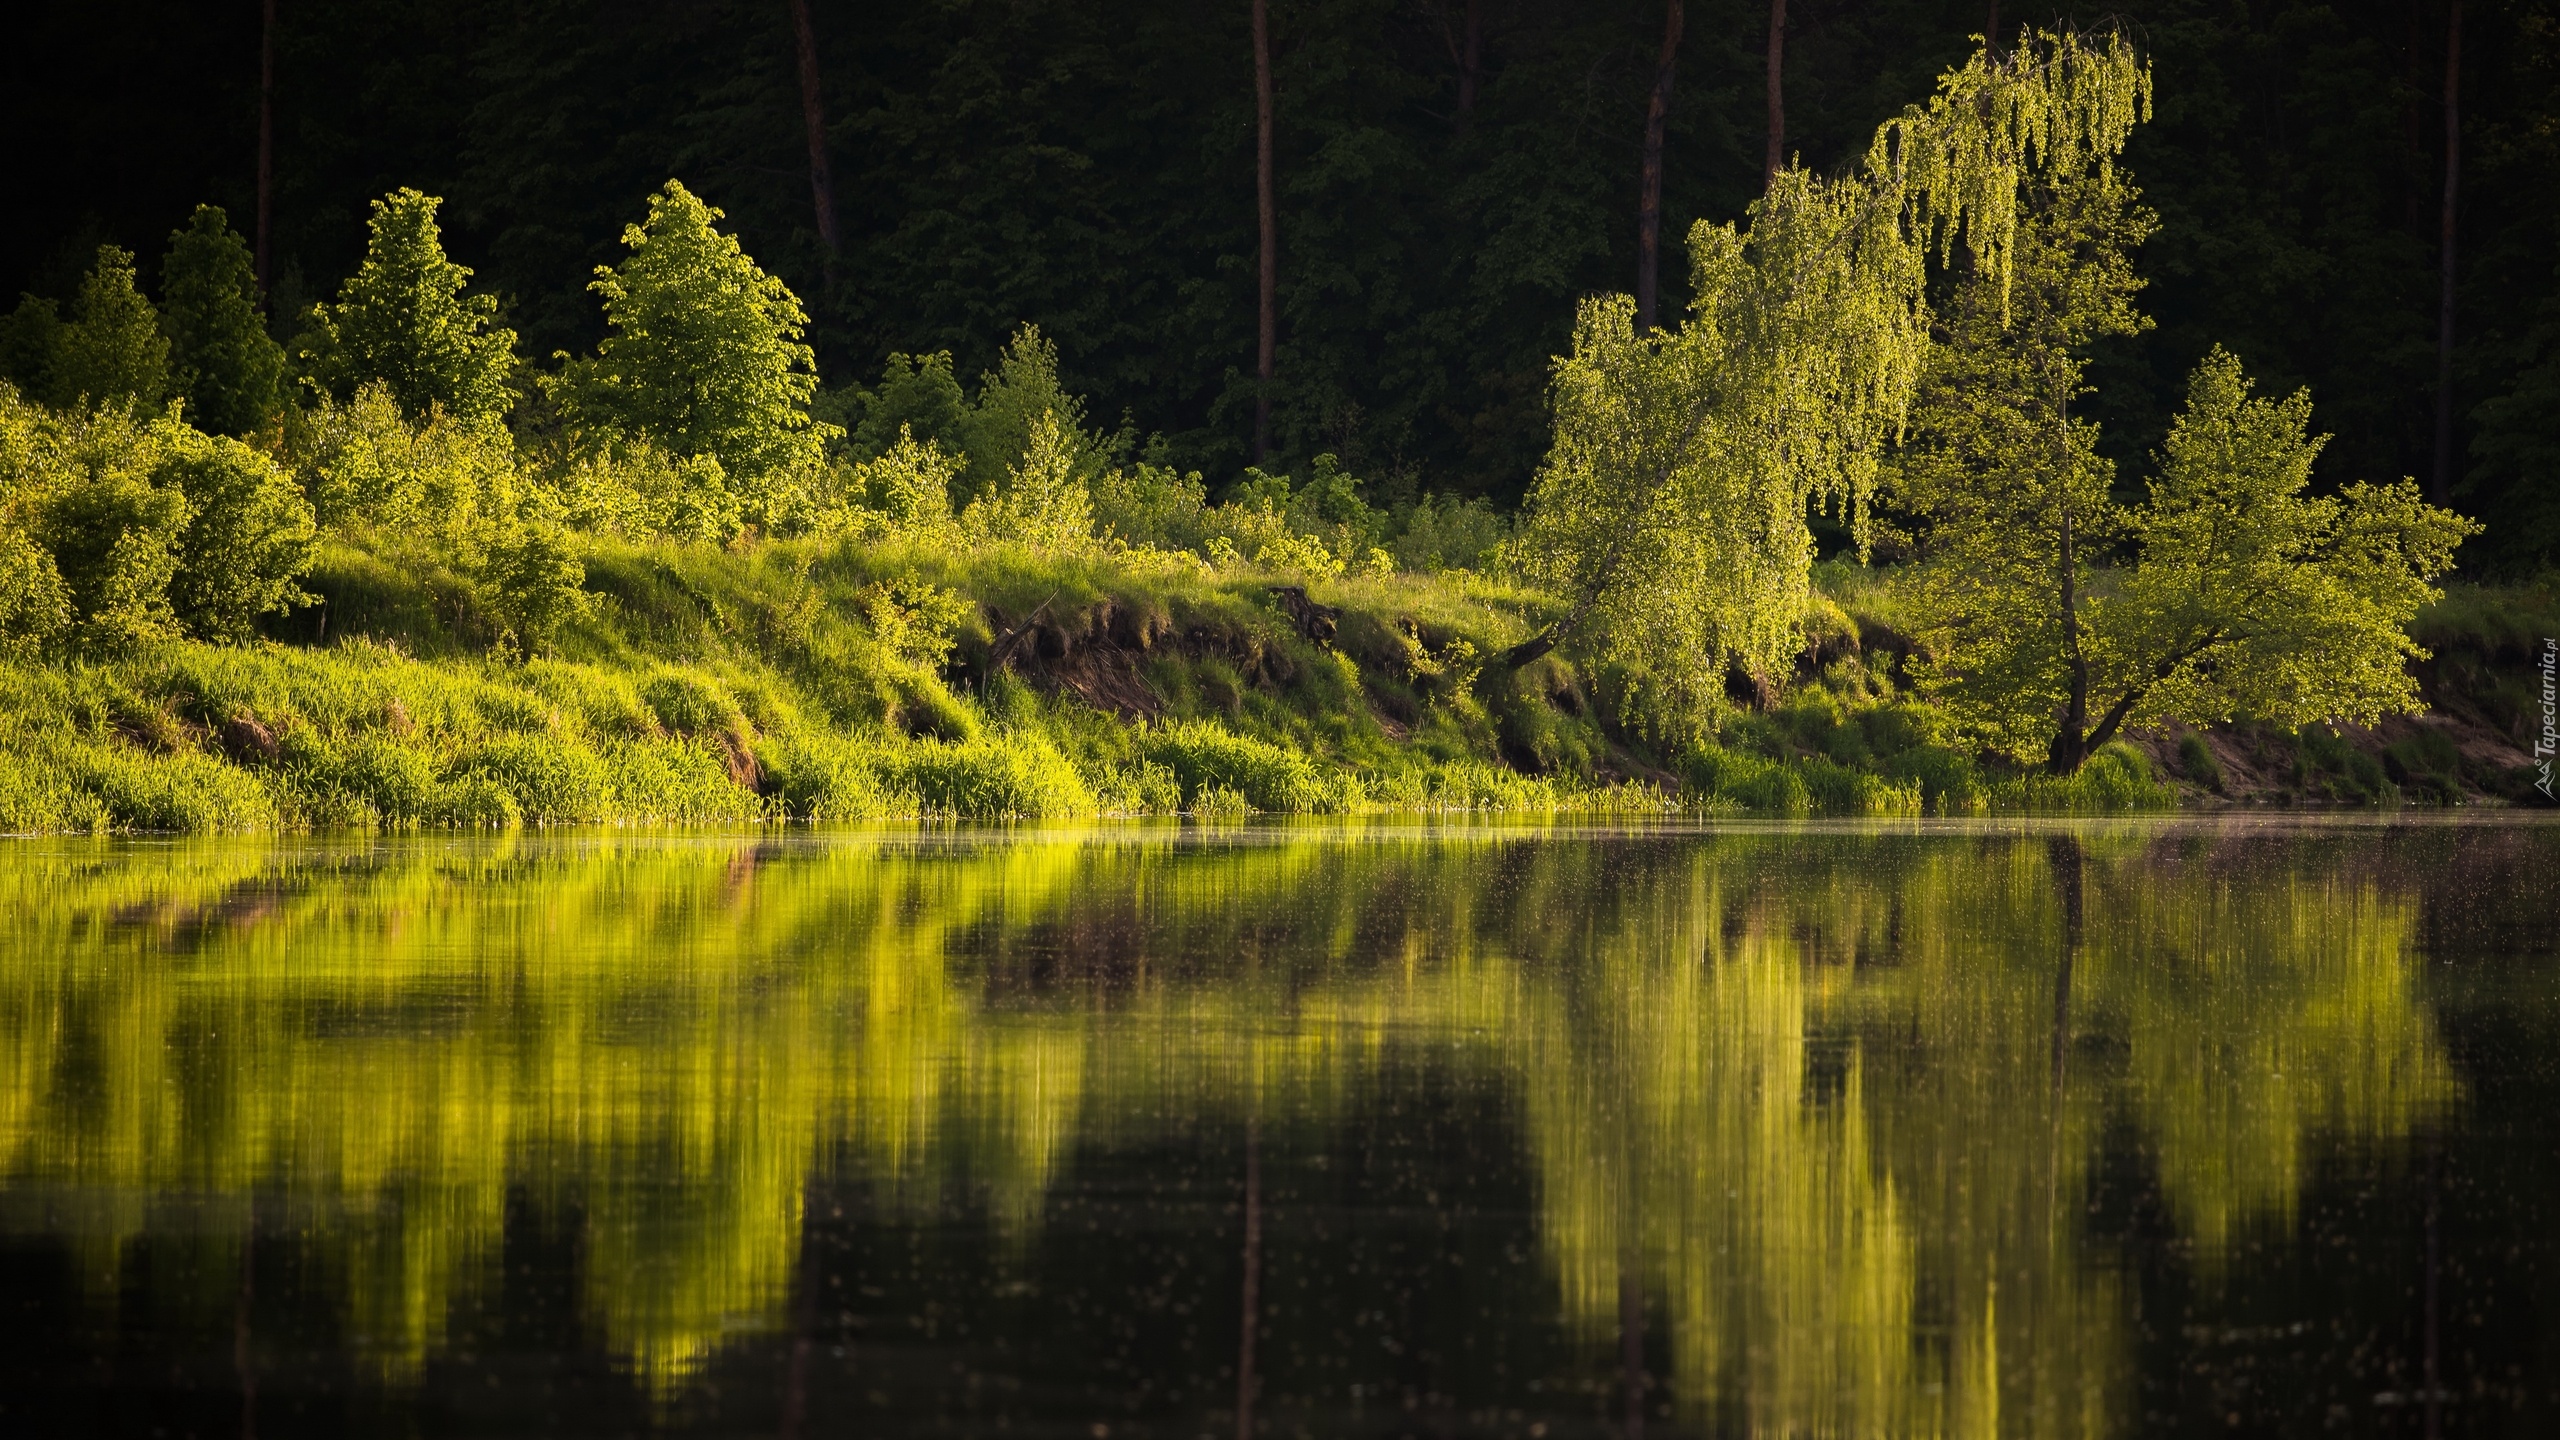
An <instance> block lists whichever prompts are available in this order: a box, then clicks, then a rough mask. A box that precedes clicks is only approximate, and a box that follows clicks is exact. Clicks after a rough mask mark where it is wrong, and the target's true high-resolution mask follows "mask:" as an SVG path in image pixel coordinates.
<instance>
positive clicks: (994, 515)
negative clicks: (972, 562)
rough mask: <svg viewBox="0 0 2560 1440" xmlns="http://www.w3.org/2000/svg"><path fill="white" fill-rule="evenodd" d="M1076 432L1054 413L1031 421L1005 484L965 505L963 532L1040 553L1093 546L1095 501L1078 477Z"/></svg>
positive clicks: (1081, 479) (1046, 413)
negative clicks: (1021, 447) (1030, 548)
mask: <svg viewBox="0 0 2560 1440" xmlns="http://www.w3.org/2000/svg"><path fill="white" fill-rule="evenodd" d="M1076 458H1077V452H1076V432H1075V430H1074V429H1073V427H1071V426H1070V425H1068V424H1067V423H1066V422H1064V421H1062V420H1060V419H1059V418H1058V415H1057V412H1055V411H1043V412H1042V413H1041V414H1040V415H1038V416H1037V417H1035V418H1034V419H1033V420H1032V422H1031V430H1030V438H1029V441H1028V443H1027V444H1026V445H1025V447H1024V449H1023V452H1022V458H1021V459H1020V461H1018V462H1017V463H1016V464H1015V465H1014V467H1013V469H1012V472H1011V473H1010V474H1008V475H1007V476H1006V477H1005V483H1004V484H1003V485H1001V486H999V487H997V489H995V490H994V491H992V492H990V493H988V494H985V495H981V496H979V497H978V498H977V499H975V500H972V501H971V502H969V507H968V509H966V510H965V511H963V512H961V516H960V523H961V527H962V529H963V530H964V531H965V532H966V533H968V534H970V535H971V536H974V537H983V538H985V539H990V540H999V541H1011V542H1013V543H1016V544H1021V545H1030V546H1034V547H1037V548H1041V549H1052V550H1066V549H1075V548H1079V547H1082V546H1084V545H1088V544H1090V543H1092V540H1093V497H1092V495H1091V493H1090V492H1088V491H1087V490H1086V489H1085V483H1084V479H1083V477H1082V476H1080V475H1078V474H1077V473H1076Z"/></svg>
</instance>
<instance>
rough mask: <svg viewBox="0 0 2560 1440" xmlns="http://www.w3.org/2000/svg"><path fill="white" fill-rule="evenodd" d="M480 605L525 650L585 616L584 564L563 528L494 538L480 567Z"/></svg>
mask: <svg viewBox="0 0 2560 1440" xmlns="http://www.w3.org/2000/svg"><path fill="white" fill-rule="evenodd" d="M479 572H480V573H479V581H480V592H481V604H482V606H483V607H484V608H485V609H487V611H488V612H489V616H490V618H491V619H493V620H495V621H497V623H498V624H499V625H500V626H501V627H503V628H504V630H505V632H506V633H507V634H508V635H509V636H511V637H513V638H514V640H515V641H516V642H517V643H518V644H519V645H521V646H522V647H523V648H524V649H526V650H528V651H532V650H539V649H541V648H543V647H544V646H547V645H549V644H550V643H551V639H552V637H553V636H554V635H556V634H558V633H559V630H560V627H561V626H563V625H566V624H568V623H569V622H570V621H572V620H577V619H582V618H584V617H585V616H586V614H587V613H588V611H589V610H590V608H591V607H592V604H593V598H592V597H591V596H589V595H588V594H587V592H586V589H585V585H586V579H587V567H586V566H585V565H584V564H583V563H581V562H580V560H579V559H578V555H577V551H576V549H575V548H574V544H573V542H572V541H571V540H570V538H569V536H568V535H567V533H566V532H564V531H561V530H559V529H558V528H556V527H554V526H549V525H522V526H518V527H516V528H515V529H514V531H513V533H511V534H508V535H506V536H505V537H504V538H502V539H499V540H496V541H493V542H492V543H491V544H490V545H489V546H488V548H487V549H486V550H485V551H484V552H483V553H482V557H481V562H480V566H479Z"/></svg>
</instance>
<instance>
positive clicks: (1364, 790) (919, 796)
mask: <svg viewBox="0 0 2560 1440" xmlns="http://www.w3.org/2000/svg"><path fill="white" fill-rule="evenodd" d="M583 558H584V564H585V580H584V584H583V589H582V591H581V598H580V600H579V601H578V603H577V604H576V605H575V606H574V607H573V608H574V610H575V613H574V614H572V615H571V616H570V617H569V618H567V619H566V620H565V621H564V622H563V623H561V624H560V625H559V627H558V628H557V630H556V632H555V634H554V636H553V639H552V640H551V642H550V644H549V645H548V646H547V647H546V649H545V652H544V653H543V654H541V655H540V656H537V657H532V658H528V657H526V656H524V655H522V654H520V653H517V651H516V650H515V649H514V647H513V645H512V643H511V642H510V640H509V638H508V636H509V633H510V632H509V628H508V625H507V618H506V617H505V616H502V615H499V614H493V613H490V611H489V609H488V607H487V604H486V601H485V599H484V598H483V597H484V596H485V594H486V589H485V587H483V586H476V585H475V584H474V583H472V581H471V579H470V578H469V577H467V576H465V575H462V574H459V573H455V572H452V571H450V570H447V569H445V568H443V567H440V566H439V565H438V564H437V563H435V562H434V560H433V559H432V558H430V557H427V556H424V555H422V554H420V553H419V552H418V551H417V550H415V549H414V548H413V547H408V546H405V545H402V544H400V543H398V542H397V541H396V540H394V539H391V538H387V537H368V536H365V535H361V534H358V535H353V536H340V537H335V538H332V539H331V540H330V541H329V542H328V543H327V544H326V545H325V546H324V548H323V549H322V551H321V553H320V555H319V557H318V560H317V563H316V564H315V565H314V566H313V567H312V569H311V571H310V572H309V574H308V575H307V576H306V577H305V578H304V580H303V584H304V587H305V588H306V589H307V590H309V591H310V592H311V593H312V595H313V597H314V602H313V603H311V604H309V605H306V606H302V607H300V608H298V609H297V610H295V611H294V612H293V613H292V614H291V615H290V616H288V617H285V618H284V619H282V620H280V621H278V622H276V623H274V624H272V625H271V626H270V629H269V633H268V634H267V635H265V636H264V637H263V638H262V639H260V640H259V641H257V642H256V643H252V644H245V645H216V644H205V643H197V642H171V643H164V644H160V645H156V646H148V647H143V648H140V649H137V650H134V651H132V652H131V653H129V654H127V655H124V656H122V657H120V658H116V659H113V660H108V661H100V662H82V661H78V660H68V661H56V662H52V663H35V662H27V661H21V662H17V663H11V664H7V665H5V666H0V827H5V828H6V829H7V830H10V831H17V832H24V831H31V830H95V829H134V830H187V831H202V830H226V829H262V828H273V827H311V828H335V827H377V826H379V827H393V828H398V827H416V826H482V825H514V824H552V823H594V822H616V823H701V822H750V821H779V820H853V819H886V818H900V817H934V816H945V817H971V818H1050V817H1063V816H1074V815H1093V814H1102V815H1145V814H1173V813H1183V814H1192V815H1200V816H1220V815H1237V814H1243V813H1248V812H1253V811H1271V812H1322V813H1363V812H1417V813H1418V812H1454V811H1506V812H1521V811H1578V812H1630V811H1651V812H1661V811H1669V810H1675V809H1690V810H1701V809H1703V810H1710V811H1761V812H1771V813H1780V814H1793V813H1808V812H1823V813H1856V814H1920V813H1923V812H1928V813H1950V812H1966V811H1973V810H1980V809H1984V808H1988V807H1999V806H2028V805H2033V806H2060V807H2088V808H2121V807H2125V806H2129V805H2142V804H2156V803H2160V802H2161V801H2162V800H2163V799H2164V798H2165V796H2164V794H2163V792H2162V791H2161V790H2160V788H2159V787H2157V786H2155V785H2153V784H2152V782H2151V780H2150V777H2149V775H2148V773H2147V772H2146V771H2145V770H2144V769H2143V767H2142V765H2141V762H2140V760H2139V757H2137V756H2134V755H2133V754H2132V753H2131V752H2123V753H2118V754H2112V755H2110V756H2109V757H2107V758H2106V759H2105V760H2103V761H2102V762H2101V763H2100V764H2098V765H2096V766H2093V767H2092V768H2091V770H2090V771H2088V772H2087V773H2085V774H2084V775H2082V776H2081V777H2078V778H2077V779H2075V780H2073V781H2070V782H2049V781H2044V780H2040V779H2035V778H2028V777H2020V776H2015V775H2001V774H1997V773H1993V772H1990V771H1986V770H1985V769H1984V768H1982V767H1981V766H1980V765H1979V764H1978V763H1977V762H1975V761H1974V760H1972V759H1970V758H1969V757H1966V756H1964V755H1962V754H1961V753H1959V752H1957V751H1956V750H1953V749H1951V748H1949V747H1947V746H1945V745H1943V744H1940V743H1938V742H1937V739H1936V737H1935V735H1934V732H1933V730H1932V728H1931V716H1930V713H1929V712H1928V711H1927V710H1926V708H1925V707H1922V706H1919V705H1916V704H1913V703H1910V702H1909V701H1907V700H1905V699H1901V698H1897V695H1896V693H1895V691H1894V689H1893V685H1894V682H1893V681H1892V679H1891V678H1890V675H1889V671H1890V660H1889V658H1872V657H1870V655H1869V654H1868V653H1867V652H1866V651H1865V650H1863V649H1861V648H1859V647H1857V646H1856V645H1854V644H1852V645H1850V646H1848V647H1847V648H1845V649H1843V648H1842V647H1841V645H1840V639H1841V637H1840V636H1838V635H1832V636H1830V637H1828V638H1826V637H1825V636H1824V635H1823V634H1822V633H1821V632H1820V627H1819V625H1817V627H1816V629H1817V633H1816V637H1815V642H1814V647H1813V650H1812V651H1811V652H1809V662H1810V661H1815V660H1819V661H1821V662H1822V663H1821V664H1819V665H1811V664H1810V663H1809V668H1808V671H1807V673H1806V675H1805V676H1804V678H1803V680H1802V681H1801V683H1798V684H1796V685H1794V686H1793V687H1791V688H1790V689H1789V690H1788V692H1787V694H1786V696H1785V698H1784V699H1783V701H1782V703H1780V704H1779V705H1777V706H1776V707H1775V708H1774V709H1771V710H1769V711H1767V712H1766V713H1737V715H1736V716H1735V717H1734V718H1733V719H1732V720H1731V721H1730V722H1729V723H1728V724H1727V726H1726V728H1725V730H1724V732H1723V733H1722V734H1721V735H1720V736H1719V737H1717V743H1710V744H1687V745H1682V746H1665V745H1663V744H1661V743H1659V742H1658V740H1656V739H1654V738H1653V737H1649V736H1648V735H1647V734H1646V733H1645V732H1644V729H1643V726H1642V725H1641V724H1640V723H1638V722H1637V721H1636V720H1634V719H1632V718H1631V717H1630V716H1628V715H1627V714H1626V713H1625V710H1626V707H1625V706H1624V705H1623V704H1622V703H1621V701H1620V698H1619V697H1617V696H1616V695H1615V694H1613V691H1612V686H1611V684H1610V677H1608V676H1606V675H1585V674H1582V673H1580V672H1578V671H1577V670H1576V669H1575V668H1574V667H1573V666H1571V665H1570V664H1568V663H1566V662H1565V661H1563V660H1562V659H1559V658H1555V657H1550V658H1548V659H1545V660H1541V661H1539V662H1537V663H1536V664H1534V665H1531V666H1529V667H1527V668H1525V669H1523V670H1521V671H1519V672H1517V673H1516V674H1513V673H1510V672H1505V671H1503V670H1501V669H1500V668H1499V667H1495V668H1494V669H1493V670H1491V671H1488V670H1487V669H1486V667H1485V665H1484V663H1483V662H1484V657H1486V656H1488V655H1490V654H1493V653H1494V652H1496V651H1498V650H1499V649H1501V648H1503V647H1505V646H1507V645H1510V644H1513V643H1515V642H1516V641H1518V640H1519V639H1520V638H1521V637H1522V636H1523V635H1525V634H1526V633H1528V630H1529V627H1530V625H1531V624H1532V623H1533V622H1534V621H1535V620H1536V619H1537V618H1539V616H1540V614H1541V613H1542V612H1541V609H1540V607H1541V605H1542V603H1543V602H1542V601H1541V600H1540V599H1539V598H1538V597H1536V596H1534V595H1531V594H1528V593H1525V592H1522V591H1519V590H1516V589H1513V588H1510V587H1508V586H1505V585H1503V584H1501V583H1498V582H1495V581H1491V580H1487V579H1483V578H1480V577H1477V576H1475V575H1473V574H1470V573H1467V572H1444V573H1440V574H1383V575H1373V576H1366V577H1348V576H1346V577H1337V578H1334V579H1331V580H1317V581H1313V582H1308V581H1306V580H1305V579H1304V578H1303V577H1296V576H1291V575H1288V574H1283V573H1279V572H1273V571H1263V570H1258V569H1255V568H1252V567H1229V568H1225V569H1210V568H1208V567H1204V566H1201V565H1198V564H1192V563H1188V562H1184V561H1181V560H1179V559H1168V558H1167V557H1165V556H1163V555H1161V554H1157V553H1151V552H1143V551H1141V552H1131V551H1121V552H1118V553H1085V554H1079V555H1073V556H1059V555H1055V554H1044V553H1039V552H1034V551H1031V550H1027V549H1015V548H1007V547H989V548H980V549H976V550H971V551H965V552H964V551H957V550H953V549H950V548H938V547H933V546H924V545H905V544H898V543H878V544H855V543H845V542H816V541H802V542H767V543H760V544H752V545H746V546H739V547H730V548H723V547H715V546H710V545H701V544H677V543H664V542H662V543H650V544H632V543H624V542H619V541H615V540H611V539H606V538H597V539H594V540H592V541H591V542H590V543H589V544H588V545H587V546H586V547H585V551H584V557H583ZM1301 586H1302V587H1303V588H1293V587H1301ZM1833 613H1836V612H1833ZM1826 645H1829V646H1830V647H1832V648H1833V649H1838V650H1840V651H1841V653H1839V654H1835V655H1829V656H1828V657H1827V658H1825V650H1824V647H1825V646H1826Z"/></svg>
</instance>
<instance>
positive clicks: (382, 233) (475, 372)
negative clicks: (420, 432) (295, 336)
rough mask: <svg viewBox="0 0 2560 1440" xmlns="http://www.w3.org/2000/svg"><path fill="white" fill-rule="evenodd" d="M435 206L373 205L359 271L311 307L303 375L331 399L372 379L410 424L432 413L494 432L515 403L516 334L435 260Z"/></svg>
mask: <svg viewBox="0 0 2560 1440" xmlns="http://www.w3.org/2000/svg"><path fill="white" fill-rule="evenodd" d="M443 203H444V202H443V201H442V200H440V199H438V198H436V197H435V196H432V195H423V194H420V193H419V192H418V191H415V190H410V189H400V190H395V191H393V192H391V193H390V194H389V195H386V196H384V197H383V198H381V199H379V200H376V201H374V202H373V217H372V219H371V221H370V222H368V225H369V230H370V236H369V238H368V239H367V241H366V244H365V256H364V263H363V264H362V265H360V266H358V267H357V268H356V273H355V274H353V275H351V276H349V277H348V279H347V282H346V284H344V285H342V286H340V287H339V289H338V298H337V301H336V302H335V303H334V304H324V305H319V306H315V307H313V310H312V316H311V326H310V329H309V330H308V331H307V332H306V338H305V340H304V342H303V347H302V360H303V365H304V374H305V375H306V377H307V378H308V379H309V380H310V381H311V383H313V384H314V385H316V386H318V387H319V388H321V389H322V390H324V391H326V392H328V393H329V394H331V395H334V396H337V397H338V398H340V399H345V398H348V397H350V396H352V395H353V394H354V393H355V391H356V389H357V387H359V386H361V385H363V384H364V383H365V382H366V381H368V380H379V381H381V382H382V383H383V384H385V385H387V386H388V387H390V391H391V395H392V398H393V399H395V400H397V401H398V402H399V404H400V409H401V411H402V412H403V413H404V414H406V415H408V416H409V417H410V418H411V419H412V420H418V419H423V418H425V416H426V414H427V412H428V410H429V409H431V408H435V407H441V408H442V409H443V410H444V411H445V413H447V414H449V415H452V416H454V417H456V418H457V419H460V420H462V421H464V422H466V423H471V424H481V423H489V424H494V423H496V422H498V421H500V420H503V419H505V418H506V414H507V411H508V409H509V408H510V407H512V406H513V405H514V404H515V396H516V392H515V386H514V383H513V382H514V377H515V371H516V357H515V347H516V332H514V331H513V330H509V329H506V328H505V327H503V326H501V325H499V324H498V323H497V319H498V302H497V298H496V297H495V296H490V295H465V294H463V293H462V292H463V288H464V287H465V286H466V285H468V284H469V283H470V280H471V271H470V270H469V269H468V268H467V267H465V266H461V265H457V264H455V263H453V261H452V260H450V259H448V258H446V256H445V253H444V240H443V235H442V232H441V231H440V230H438V228H437V226H436V207H437V206H439V205H441V204H443Z"/></svg>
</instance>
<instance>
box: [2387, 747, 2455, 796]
mask: <svg viewBox="0 0 2560 1440" xmlns="http://www.w3.org/2000/svg"><path fill="white" fill-rule="evenodd" d="M2382 768H2383V771H2384V773H2385V774H2387V775H2389V776H2390V777H2391V778H2392V779H2393V780H2394V781H2397V782H2398V783H2399V785H2400V787H2401V789H2402V790H2403V791H2404V792H2405V793H2406V794H2407V795H2408V796H2409V798H2410V799H2412V800H2418V801H2423V802H2425V803H2427V804H2431V805H2459V804H2461V803H2462V752H2461V751H2460V750H2458V749H2456V748H2455V747H2454V743H2453V738H2452V737H2451V736H2449V735H2446V734H2445V733H2444V732H2443V731H2440V730H2420V731H2419V732H2418V733H2416V734H2414V735H2410V736H2405V737H2403V738H2401V739H2399V740H2395V741H2393V742H2392V743H2391V744H2389V745H2387V746H2385V747H2383V751H2382Z"/></svg>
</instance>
